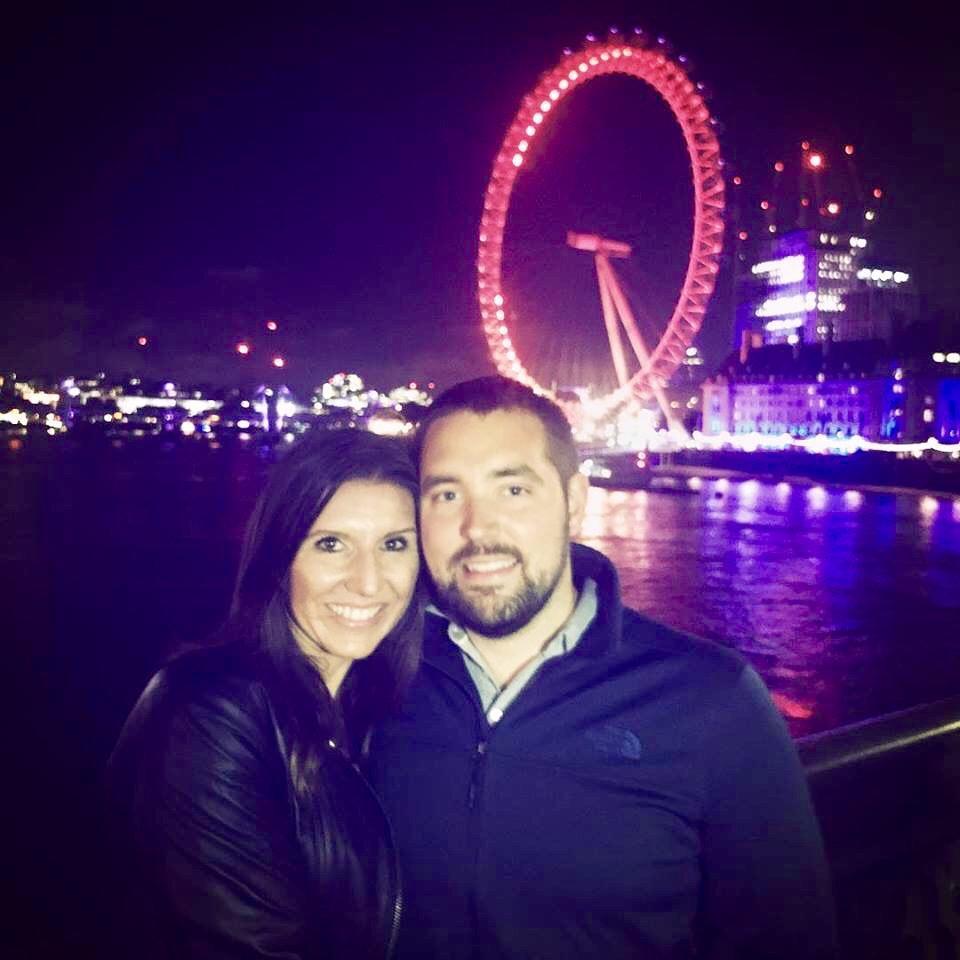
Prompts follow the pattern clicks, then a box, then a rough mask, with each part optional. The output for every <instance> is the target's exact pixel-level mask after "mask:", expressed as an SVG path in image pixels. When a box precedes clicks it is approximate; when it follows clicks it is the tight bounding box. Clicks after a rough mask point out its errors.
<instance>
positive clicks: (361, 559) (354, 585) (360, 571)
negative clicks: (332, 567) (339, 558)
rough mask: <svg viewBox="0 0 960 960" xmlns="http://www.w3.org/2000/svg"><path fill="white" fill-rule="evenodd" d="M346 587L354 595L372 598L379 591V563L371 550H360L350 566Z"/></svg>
mask: <svg viewBox="0 0 960 960" xmlns="http://www.w3.org/2000/svg"><path fill="white" fill-rule="evenodd" d="M347 586H348V587H349V588H350V590H352V591H353V592H354V593H356V594H358V595H360V596H364V597H372V596H375V595H376V594H377V592H378V591H379V590H380V563H379V559H378V557H377V555H376V552H375V551H373V550H360V551H359V552H358V553H357V555H356V556H355V557H354V558H353V562H352V563H351V565H350V574H349V578H348V580H347Z"/></svg>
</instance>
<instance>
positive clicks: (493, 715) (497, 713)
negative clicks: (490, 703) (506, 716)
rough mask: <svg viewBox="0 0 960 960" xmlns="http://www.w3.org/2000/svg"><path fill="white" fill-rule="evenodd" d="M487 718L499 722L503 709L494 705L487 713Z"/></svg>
mask: <svg viewBox="0 0 960 960" xmlns="http://www.w3.org/2000/svg"><path fill="white" fill-rule="evenodd" d="M487 719H488V720H489V721H490V722H491V723H499V722H500V721H501V720H502V719H503V711H502V710H501V709H500V708H499V707H494V708H493V709H492V710H491V711H490V712H489V713H488V714H487Z"/></svg>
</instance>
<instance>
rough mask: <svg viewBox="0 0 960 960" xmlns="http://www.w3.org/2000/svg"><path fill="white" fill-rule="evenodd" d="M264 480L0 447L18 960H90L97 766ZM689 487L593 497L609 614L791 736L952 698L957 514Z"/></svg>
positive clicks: (194, 462)
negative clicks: (609, 581)
mask: <svg viewBox="0 0 960 960" xmlns="http://www.w3.org/2000/svg"><path fill="white" fill-rule="evenodd" d="M267 467H268V464H267V458H266V457H264V456H262V455H261V454H260V453H259V452H258V451H257V450H256V449H253V448H249V447H242V446H230V445H227V444H224V446H223V447H221V448H219V449H214V448H212V447H209V446H207V445H205V444H203V443H199V442H198V443H183V442H180V443H166V442H162V441H159V440H158V441H147V440H136V441H125V442H118V444H117V445H114V444H111V443H109V442H103V441H101V442H98V443H92V444H86V445H80V446H75V445H73V444H72V443H70V442H67V441H60V440H57V441H56V442H55V443H53V444H51V445H50V446H48V447H47V448H46V449H39V450H37V449H32V448H31V447H30V445H25V446H23V447H22V448H19V449H17V448H16V445H14V447H13V448H11V447H10V445H3V446H0V530H2V532H3V537H2V538H0V585H2V586H0V591H2V593H0V595H2V597H3V614H4V616H3V625H4V627H5V637H4V639H5V645H4V654H5V659H4V667H5V680H6V683H5V689H4V696H3V698H0V703H2V705H3V710H4V711H5V713H4V717H3V722H2V723H0V731H2V734H0V737H2V744H0V749H2V751H3V756H4V773H5V782H6V783H7V784H8V785H9V786H8V790H7V796H8V798H9V799H10V800H12V808H13V809H12V812H11V814H10V820H9V822H10V823H11V825H13V827H14V829H13V830H11V831H9V832H10V834H11V836H10V839H9V842H8V844H7V850H6V853H7V855H8V859H9V861H10V863H12V864H13V865H14V866H13V871H12V873H11V876H14V877H17V878H18V883H17V885H16V887H15V889H14V890H13V892H12V893H11V894H10V895H9V896H8V903H7V906H8V909H9V913H10V915H11V916H16V917H18V918H19V924H20V926H21V927H22V928H23V930H25V931H27V932H28V935H29V943H30V948H29V950H28V951H26V952H24V951H21V953H22V954H23V955H24V956H26V955H30V956H54V955H56V956H66V955H70V956H73V957H75V958H78V960H81V958H83V960H85V958H86V957H91V958H92V957H96V956H97V950H96V933H95V931H96V929H97V922H98V921H97V920H96V911H95V909H93V908H92V907H91V906H90V904H89V903H88V898H87V897H86V896H85V895H84V894H85V893H89V892H90V891H92V890H95V889H96V882H95V880H94V879H93V878H95V876H96V872H97V869H98V863H99V861H100V860H101V859H102V850H101V847H100V844H99V841H98V840H97V836H98V833H97V830H98V826H97V821H98V817H99V815H100V810H101V809H102V807H101V803H100V800H99V797H100V794H99V783H100V777H101V774H102V770H103V765H104V762H105V760H106V757H107V755H108V753H109V750H110V748H111V746H112V744H113V742H114V741H115V739H116V736H117V732H118V730H119V727H120V725H121V724H122V722H123V719H124V717H125V716H126V713H127V712H128V711H129V709H130V706H131V704H132V703H133V701H134V699H135V698H136V696H137V695H138V693H139V691H140V690H141V688H142V687H143V684H144V683H145V681H146V679H147V678H148V676H149V675H150V673H151V672H152V671H153V670H154V669H155V668H156V666H157V664H158V663H159V662H160V661H161V659H162V658H163V657H164V656H165V655H166V654H167V653H168V652H169V651H170V650H171V649H172V648H174V647H175V646H177V645H178V644H180V643H182V642H184V641H191V640H196V639H198V638H202V637H203V636H205V635H206V634H207V633H208V632H209V631H210V630H211V629H213V628H214V627H215V626H216V624H217V623H218V621H219V620H220V618H221V617H222V616H223V613H224V611H225V608H226V604H227V602H228V598H229V593H230V585H231V580H232V577H233V573H234V570H235V567H236V562H237V557H238V552H239V541H240V537H241V536H242V531H243V527H244V524H245V521H246V518H247V516H248V514H249V512H250V509H251V507H252V505H253V502H254V499H255V498H256V495H257V493H258V492H259V490H260V488H261V486H262V484H263V481H264V477H265V474H266V471H267ZM695 485H698V486H699V489H697V490H694V491H691V492H686V493H668V492H655V491H616V490H601V489H597V488H593V489H592V490H591V494H590V499H589V504H588V506H589V509H588V515H587V518H586V523H585V526H584V530H583V535H582V537H581V539H583V540H584V541H585V542H586V543H588V544H590V545H592V546H594V547H597V548H599V549H601V550H603V551H604V552H606V553H607V554H608V555H609V556H610V557H611V558H612V559H613V560H614V562H615V563H616V565H617V567H618V568H619V570H620V573H621V578H622V582H623V589H624V594H625V597H626V600H627V602H628V603H629V604H630V605H631V606H634V607H635V608H637V609H639V610H641V611H644V612H645V613H647V614H649V615H650V616H653V617H655V618H657V619H659V620H663V621H665V622H667V623H669V624H671V625H673V626H676V627H678V628H680V629H683V630H687V631H690V632H692V633H695V634H699V635H702V636H705V637H709V638H711V639H714V640H716V641H718V642H720V643H725V644H731V645H733V646H735V647H737V648H738V649H740V650H741V651H743V653H744V654H745V655H746V656H747V657H748V658H749V659H750V660H751V662H753V663H754V664H755V665H756V667H757V669H758V670H759V672H760V674H761V675H762V676H763V677H764V678H765V680H766V681H767V683H768V685H769V686H770V688H771V690H772V692H773V694H774V698H775V700H776V701H777V702H778V704H779V705H780V706H781V709H783V710H784V711H785V712H786V713H787V714H789V715H790V716H789V720H788V722H789V724H790V727H791V730H792V731H793V733H794V734H795V735H802V734H805V733H811V732H817V731H821V730H826V729H830V728H832V727H835V726H837V725H838V724H844V723H849V722H853V721H857V720H862V719H866V718H868V717H872V716H875V715H877V714H880V713H886V712H889V711H892V710H897V709H902V708H905V707H909V706H911V705H914V704H918V703H924V702H928V701H931V700H936V699H939V698H941V697H945V696H949V695H952V694H956V693H960V636H958V634H960V631H958V629H957V621H958V614H960V504H958V503H956V502H954V501H953V500H951V499H950V498H948V497H943V498H931V497H925V496H922V495H917V494H913V493H897V494H892V493H866V492H865V493H859V492H856V491H843V490H840V489H822V488H819V487H804V486H788V485H786V484H781V485H772V484H761V483H758V482H756V481H746V482H732V481H731V482H726V481H723V480H707V479H704V480H702V481H700V482H699V484H695ZM21 880H22V881H23V882H20V881H21Z"/></svg>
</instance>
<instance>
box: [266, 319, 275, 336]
mask: <svg viewBox="0 0 960 960" xmlns="http://www.w3.org/2000/svg"><path fill="white" fill-rule="evenodd" d="M267 329H268V330H269V331H270V332H271V333H273V332H275V331H276V329H277V321H276V320H268V321H267Z"/></svg>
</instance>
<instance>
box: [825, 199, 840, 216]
mask: <svg viewBox="0 0 960 960" xmlns="http://www.w3.org/2000/svg"><path fill="white" fill-rule="evenodd" d="M839 212H840V204H839V203H837V201H836V200H831V201H830V202H829V203H828V204H827V213H829V214H830V216H831V217H835V216H836V215H837V214H838V213H839Z"/></svg>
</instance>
